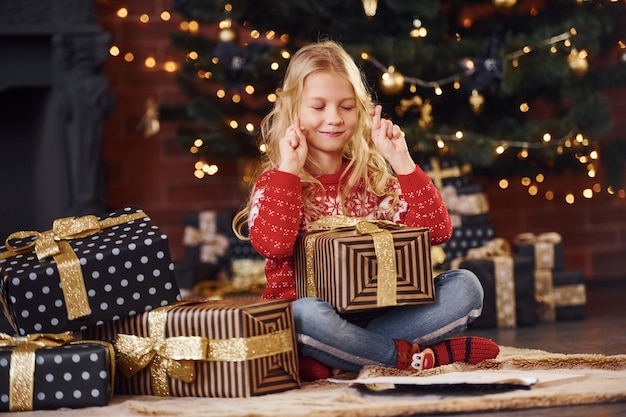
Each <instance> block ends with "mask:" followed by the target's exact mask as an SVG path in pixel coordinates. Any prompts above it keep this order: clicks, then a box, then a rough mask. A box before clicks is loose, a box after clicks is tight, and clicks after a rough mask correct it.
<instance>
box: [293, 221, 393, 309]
mask: <svg viewBox="0 0 626 417" xmlns="http://www.w3.org/2000/svg"><path fill="white" fill-rule="evenodd" d="M379 226H382V227H385V228H386V229H389V228H396V229H397V228H400V227H402V226H401V225H398V224H396V223H394V222H391V221H388V220H368V219H362V218H357V217H347V216H325V217H322V218H320V219H318V220H316V221H314V222H312V223H310V224H309V225H308V226H307V230H308V231H321V232H319V233H315V234H313V235H311V236H307V238H306V242H305V256H306V277H307V295H308V296H309V297H317V286H316V284H315V267H314V264H315V262H314V248H315V240H316V239H317V238H318V237H319V236H320V235H321V234H322V233H333V232H340V231H348V230H355V231H356V232H358V233H360V234H368V235H370V236H372V240H373V243H374V253H375V254H376V262H377V263H378V276H377V281H378V286H377V292H376V305H377V306H378V307H386V306H394V305H397V303H398V300H397V295H396V292H397V285H398V269H397V265H396V253H395V246H394V242H393V235H392V234H391V232H390V231H389V230H386V229H383V228H381V227H379Z"/></svg>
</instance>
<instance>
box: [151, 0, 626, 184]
mask: <svg viewBox="0 0 626 417" xmlns="http://www.w3.org/2000/svg"><path fill="white" fill-rule="evenodd" d="M174 8H175V9H176V10H177V11H178V12H179V13H181V14H182V15H183V16H184V18H185V19H187V21H188V27H187V28H186V30H182V31H181V32H178V33H174V34H173V35H172V42H173V44H174V45H175V46H176V47H177V48H179V49H180V50H182V51H185V54H186V59H185V61H184V63H183V65H182V69H181V71H180V73H179V79H178V80H179V85H180V88H181V90H182V91H183V92H184V93H185V94H186V96H187V97H188V101H187V102H185V103H182V104H181V103H161V104H160V108H159V110H160V113H161V117H162V118H164V119H170V120H177V121H178V122H179V124H178V126H179V137H180V140H181V142H182V144H183V146H184V147H185V148H186V149H189V150H190V152H192V153H193V154H194V155H195V156H196V158H197V159H198V160H199V161H204V162H207V161H210V160H211V158H215V157H217V156H219V157H221V158H223V157H229V156H232V157H237V156H242V155H243V156H254V155H258V154H259V153H261V152H262V151H263V144H262V143H260V142H259V137H258V126H259V122H260V120H261V118H262V117H263V116H264V115H265V114H267V112H268V110H269V108H270V107H271V105H272V102H273V92H274V91H275V89H276V88H277V87H278V86H279V85H280V80H281V79H282V75H283V73H284V70H285V68H286V66H287V63H288V61H289V57H290V56H291V54H293V53H294V52H295V51H296V50H297V49H298V48H299V47H300V46H301V45H303V44H305V43H309V42H312V41H316V40H319V39H321V38H330V39H333V40H336V41H338V42H340V43H341V44H342V45H343V46H344V47H345V48H346V49H347V50H348V51H349V52H350V53H351V54H352V56H353V57H354V58H355V60H356V62H357V64H358V65H359V66H360V67H361V68H362V69H363V71H364V73H365V74H366V78H367V80H368V82H369V83H370V85H371V86H372V89H373V93H374V95H375V101H377V102H379V103H381V104H383V108H384V111H385V113H386V114H387V115H388V116H389V117H391V118H392V119H393V120H394V121H395V122H396V123H398V124H399V125H400V126H402V128H403V129H404V131H405V132H406V137H407V141H408V142H409V145H410V147H411V149H412V150H413V151H414V152H415V154H416V155H420V156H424V155H426V156H428V155H447V156H450V157H453V158H456V159H458V160H459V161H460V163H464V164H465V163H469V164H471V166H472V167H473V169H474V170H475V171H478V172H483V173H485V174H488V175H490V176H491V177H492V178H494V179H497V178H506V177H508V176H512V175H528V176H533V177H534V176H536V175H542V174H543V173H545V172H548V171H550V172H560V171H563V170H567V169H572V170H576V171H579V172H580V173H581V174H582V175H586V176H589V177H594V176H595V175H596V173H597V172H598V171H599V170H603V171H604V175H603V177H604V178H605V182H606V183H607V184H606V185H608V186H609V189H611V187H613V188H617V187H621V186H622V185H623V184H622V180H623V174H624V173H623V166H624V159H625V158H626V138H610V139H607V138H606V134H607V133H608V132H610V130H611V128H612V121H611V113H610V112H611V108H610V103H609V101H608V99H607V97H606V96H605V94H604V93H603V91H605V90H606V89H609V88H612V87H614V86H615V85H621V84H625V83H626V49H625V48H626V45H625V42H626V39H624V38H626V35H625V34H624V33H623V32H624V31H623V28H624V25H625V24H626V6H625V5H624V3H623V2H622V1H608V0H607V1H591V0H590V1H584V0H558V1H557V0H554V1H525V0H519V1H516V0H491V1H474V0H467V1H461V0H448V1H436V0H378V1H377V0H363V1H362V2H361V1H345V0H343V1H342V0H334V1H333V0H294V1H288V2H287V1H284V2H276V1H268V0H255V1H246V0H239V1H230V2H227V3H220V2H214V1H206V0H175V1H174Z"/></svg>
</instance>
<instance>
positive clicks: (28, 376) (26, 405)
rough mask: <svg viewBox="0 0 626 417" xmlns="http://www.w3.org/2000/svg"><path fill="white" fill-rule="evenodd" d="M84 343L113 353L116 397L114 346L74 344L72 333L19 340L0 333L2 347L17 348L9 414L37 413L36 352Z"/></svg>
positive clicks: (34, 334) (46, 334)
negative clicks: (99, 346)
mask: <svg viewBox="0 0 626 417" xmlns="http://www.w3.org/2000/svg"><path fill="white" fill-rule="evenodd" d="M80 343H98V344H101V345H103V346H105V347H106V348H107V349H108V350H109V357H110V359H111V362H110V365H111V394H112V386H113V385H112V383H113V378H114V375H115V374H114V370H115V365H114V359H115V353H114V351H113V347H112V345H111V344H110V343H106V342H102V341H82V342H73V336H72V333H71V332H64V333H57V334H52V333H33V334H29V335H27V336H16V337H13V336H9V335H8V334H6V333H0V347H15V349H13V351H12V352H11V363H10V365H9V410H10V411H29V410H32V409H33V394H34V386H35V381H34V379H35V351H37V349H40V348H44V347H58V346H64V345H68V344H80Z"/></svg>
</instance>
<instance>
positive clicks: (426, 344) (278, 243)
mask: <svg viewBox="0 0 626 417" xmlns="http://www.w3.org/2000/svg"><path fill="white" fill-rule="evenodd" d="M277 96H278V98H277V100H276V103H275V105H274V108H273V109H272V110H271V112H270V113H269V114H268V115H267V116H266V117H265V118H264V119H263V122H262V123H261V136H262V140H263V143H264V144H265V145H266V152H265V153H264V160H263V164H262V167H261V174H260V175H259V177H258V178H257V180H256V183H255V186H254V189H253V191H252V193H251V196H250V200H249V202H248V204H247V206H246V207H245V208H244V209H243V210H242V211H241V212H239V213H238V214H237V216H236V217H235V220H234V222H233V225H234V228H235V231H236V233H238V235H239V236H241V235H242V230H243V229H244V227H245V226H247V227H248V228H249V235H250V240H251V243H252V245H253V247H254V248H255V249H256V250H257V251H258V252H259V253H260V254H261V255H262V256H264V257H265V258H266V259H267V263H266V267H265V275H266V278H267V287H266V289H265V291H264V293H263V295H262V297H263V298H265V299H287V300H292V301H293V313H294V319H295V329H296V333H297V341H298V349H299V353H300V355H299V356H300V358H301V359H300V368H301V376H302V378H303V379H304V380H312V379H317V378H325V377H328V376H330V375H331V374H332V373H331V371H332V370H334V369H337V370H344V371H352V372H357V371H359V370H360V369H361V368H362V367H363V366H365V365H379V366H386V367H396V368H399V369H410V368H415V369H417V370H422V369H427V368H431V367H433V366H437V365H445V364H448V363H451V362H457V361H461V362H466V363H471V364H475V363H478V362H480V361H482V360H485V359H491V358H494V357H495V356H496V355H497V354H498V352H499V348H498V346H497V345H496V344H495V343H494V342H492V341H491V340H489V339H485V338H480V337H456V338H449V339H446V337H448V336H449V335H451V334H453V333H456V332H459V331H462V330H465V329H466V328H467V325H468V323H470V322H471V321H472V320H474V319H475V318H476V317H478V316H480V313H481V311H482V305H483V289H482V286H481V284H480V282H479V281H478V279H477V278H476V276H475V275H474V274H473V273H471V272H470V271H467V270H451V271H446V272H444V273H442V274H440V275H438V276H437V277H436V278H435V294H436V300H435V301H434V302H433V303H429V304H422V305H404V306H395V307H387V308H381V309H373V310H368V311H366V312H364V313H346V314H339V313H337V312H336V310H334V309H333V307H332V306H331V305H330V304H329V303H327V302H325V301H323V300H320V299H316V298H300V299H296V291H295V278H294V274H295V272H294V245H295V241H296V236H297V235H298V233H299V232H302V231H304V230H305V228H306V226H307V224H309V223H311V222H313V221H315V220H317V219H319V218H320V217H324V216H329V215H343V216H351V217H359V218H365V219H381V220H382V219H384V220H390V221H393V222H396V223H402V224H405V225H407V226H410V227H428V228H429V229H430V239H431V244H432V245H438V244H441V243H444V242H446V241H447V240H448V239H449V238H450V236H451V234H452V226H451V223H450V218H449V215H448V211H447V210H446V207H445V206H444V204H443V200H442V198H441V196H440V194H439V191H438V190H437V188H436V187H435V186H434V185H433V184H432V181H431V180H430V178H429V177H428V176H427V175H426V174H425V173H424V172H423V171H422V170H421V169H420V168H419V167H418V166H417V165H416V164H415V163H414V161H413V159H412V157H411V155H410V153H409V150H408V147H407V144H406V141H405V139H404V133H403V132H402V131H401V130H400V128H399V127H398V126H397V125H395V124H393V123H392V122H391V121H389V120H387V119H384V118H381V106H380V105H376V106H374V104H373V101H372V98H371V94H370V91H369V90H368V88H367V87H366V83H365V80H364V77H363V74H362V73H361V72H360V70H359V68H358V67H357V65H356V63H355V62H354V60H353V59H352V58H351V57H350V55H349V54H348V53H347V52H346V51H345V50H344V49H343V48H342V47H341V46H340V45H339V44H337V43H336V42H333V41H322V42H318V43H313V44H310V45H307V46H305V47H303V48H301V49H300V50H299V51H298V52H297V53H296V54H294V56H293V57H292V59H291V61H290V63H289V66H288V68H287V71H286V74H285V77H284V80H283V83H282V86H281V88H279V89H278V90H277Z"/></svg>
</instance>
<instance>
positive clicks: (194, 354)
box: [115, 301, 294, 396]
mask: <svg viewBox="0 0 626 417" xmlns="http://www.w3.org/2000/svg"><path fill="white" fill-rule="evenodd" d="M196 303H202V302H196ZM189 304H194V302H191V301H188V302H179V303H174V304H170V305H167V306H164V307H159V308H157V309H154V310H152V311H150V312H148V313H146V314H148V334H149V336H148V337H141V336H136V335H128V334H117V335H116V338H115V351H116V354H117V365H118V367H119V369H120V371H121V372H122V374H124V376H125V377H127V378H131V377H133V376H134V375H135V374H137V372H139V371H140V370H142V369H144V368H146V367H148V368H149V369H150V377H151V380H152V389H153V390H154V393H155V395H159V396H169V395H170V389H169V384H168V380H167V378H168V377H170V378H175V379H179V380H182V381H184V382H192V381H194V379H195V377H196V375H195V364H194V361H220V362H242V361H247V360H252V359H258V358H264V357H268V356H272V355H277V354H279V353H285V352H289V351H291V350H293V349H294V346H293V341H292V335H291V330H289V329H288V330H280V331H275V332H272V333H268V334H264V335H259V336H252V337H247V338H243V337H238V338H230V339H220V340H216V339H208V338H205V337H199V336H174V337H166V327H167V314H168V312H170V311H171V310H172V309H173V308H175V307H177V306H182V305H189Z"/></svg>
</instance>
